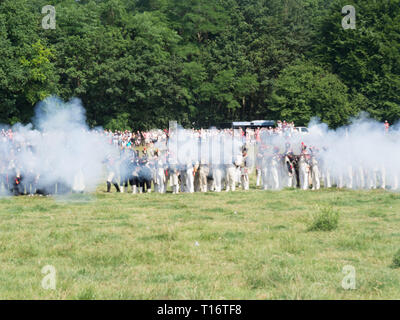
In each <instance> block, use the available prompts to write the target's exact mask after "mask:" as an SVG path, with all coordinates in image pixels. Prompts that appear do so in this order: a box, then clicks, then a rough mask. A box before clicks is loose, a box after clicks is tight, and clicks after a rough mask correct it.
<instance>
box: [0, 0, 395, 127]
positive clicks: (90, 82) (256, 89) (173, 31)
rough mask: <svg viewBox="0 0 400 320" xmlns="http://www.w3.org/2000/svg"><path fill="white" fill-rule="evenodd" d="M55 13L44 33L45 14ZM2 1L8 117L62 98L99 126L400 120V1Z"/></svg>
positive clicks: (0, 45)
mask: <svg viewBox="0 0 400 320" xmlns="http://www.w3.org/2000/svg"><path fill="white" fill-rule="evenodd" d="M48 4H52V5H54V6H55V8H56V12H57V14H56V23H57V24H56V29H55V30H51V29H49V30H44V29H43V28H42V26H41V22H42V18H43V17H44V15H43V14H42V13H41V9H42V7H43V6H44V5H48ZM346 4H348V3H347V2H346V1H341V0H334V1H332V0H329V1H328V0H302V1H298V0H185V1H182V0H89V1H88V0H80V1H75V0H53V1H51V0H2V1H1V3H0V111H1V112H0V122H3V123H15V122H19V121H21V122H28V121H29V120H30V119H31V117H32V115H33V110H34V105H35V104H36V103H37V102H38V101H40V100H41V99H43V98H44V97H46V96H48V95H51V94H56V95H59V96H61V97H62V98H63V99H70V98H71V97H74V96H76V97H79V98H81V99H82V101H83V103H84V105H85V107H86V108H87V116H88V119H89V122H90V124H91V125H93V126H97V125H102V126H105V127H109V128H121V129H122V128H135V129H149V128H151V127H166V126H167V125H168V121H169V120H177V121H179V122H180V123H182V124H183V125H185V126H209V125H215V124H218V123H220V122H226V121H230V120H254V119H256V118H259V119H261V118H266V119H278V118H283V119H286V120H289V121H295V122H296V123H297V124H299V125H305V124H307V123H308V121H309V120H310V118H311V117H313V116H318V117H319V118H320V119H321V120H322V121H324V122H326V123H328V124H329V125H330V126H331V127H337V126H340V125H343V124H345V123H346V122H347V121H348V119H349V117H350V116H352V115H355V114H357V113H358V112H359V111H367V112H369V113H370V114H371V115H372V116H373V117H375V118H377V119H379V120H384V119H388V120H390V121H392V122H393V121H395V120H397V119H398V118H399V117H400V91H399V90H398V88H399V87H400V32H399V31H400V0H386V1H374V0H362V1H361V0H354V1H353V4H354V6H355V7H356V12H357V29H355V30H343V28H342V24H341V21H342V17H343V15H342V13H341V10H342V7H343V6H344V5H346Z"/></svg>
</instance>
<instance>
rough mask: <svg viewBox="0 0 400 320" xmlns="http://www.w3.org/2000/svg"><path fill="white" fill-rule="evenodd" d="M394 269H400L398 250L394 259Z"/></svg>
mask: <svg viewBox="0 0 400 320" xmlns="http://www.w3.org/2000/svg"><path fill="white" fill-rule="evenodd" d="M392 266H393V268H400V250H398V251H397V252H396V253H395V255H394V257H393V264H392Z"/></svg>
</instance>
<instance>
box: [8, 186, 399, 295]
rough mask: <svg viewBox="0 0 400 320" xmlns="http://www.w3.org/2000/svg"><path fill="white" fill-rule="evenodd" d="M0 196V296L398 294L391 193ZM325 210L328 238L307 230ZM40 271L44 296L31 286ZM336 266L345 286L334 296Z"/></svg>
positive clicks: (395, 206) (395, 203) (338, 282)
mask: <svg viewBox="0 0 400 320" xmlns="http://www.w3.org/2000/svg"><path fill="white" fill-rule="evenodd" d="M104 189H105V188H104V187H102V188H99V190H98V192H97V193H96V194H93V195H91V196H78V195H77V196H74V197H72V196H71V198H70V199H68V201H67V200H66V199H62V198H61V199H57V198H46V197H45V198H43V197H34V198H29V197H19V198H3V199H1V200H0V259H1V264H0V298H2V299H17V298H18V299H398V298H400V269H398V268H395V267H394V266H393V257H394V255H395V253H396V252H397V251H398V249H400V195H398V194H392V193H390V192H384V191H371V192H353V191H343V190H342V191H340V190H336V189H332V190H322V191H318V192H313V191H299V190H284V191H280V192H269V191H260V190H254V188H253V190H251V191H249V192H243V191H238V192H235V193H220V194H217V193H206V194H180V195H172V194H165V195H157V194H149V195H148V194H143V195H132V194H116V193H112V194H106V193H105V192H104V191H105V190H104ZM330 206H332V207H333V208H334V210H336V211H338V212H339V213H340V219H339V225H338V228H337V229H335V230H333V231H308V226H309V223H310V221H311V219H312V215H313V214H315V213H316V212H318V211H319V210H320V209H319V208H328V207H330ZM45 265H52V266H54V267H55V268H56V272H57V273H56V281H57V282H56V289H55V290H45V289H43V288H42V286H41V282H42V279H43V277H44V276H45V275H44V274H42V273H41V270H42V268H43V267H44V266H45ZM345 265H351V266H354V268H355V270H356V289H355V290H344V289H343V288H342V279H343V278H344V276H345V274H343V273H342V269H343V267H344V266H345Z"/></svg>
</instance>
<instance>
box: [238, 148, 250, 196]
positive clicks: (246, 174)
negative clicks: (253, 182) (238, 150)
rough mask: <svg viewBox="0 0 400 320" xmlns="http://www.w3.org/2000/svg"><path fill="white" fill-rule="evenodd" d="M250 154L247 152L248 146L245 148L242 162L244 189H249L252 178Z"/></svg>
mask: <svg viewBox="0 0 400 320" xmlns="http://www.w3.org/2000/svg"><path fill="white" fill-rule="evenodd" d="M248 162H249V155H248V154H247V148H246V147H245V148H243V152H242V163H241V172H240V174H241V184H242V188H243V190H249V188H250V178H249V164H248Z"/></svg>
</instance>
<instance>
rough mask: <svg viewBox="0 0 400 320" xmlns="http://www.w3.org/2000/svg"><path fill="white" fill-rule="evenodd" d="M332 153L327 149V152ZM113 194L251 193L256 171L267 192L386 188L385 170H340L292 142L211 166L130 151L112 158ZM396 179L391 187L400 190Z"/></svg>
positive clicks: (312, 149) (109, 162)
mask: <svg viewBox="0 0 400 320" xmlns="http://www.w3.org/2000/svg"><path fill="white" fill-rule="evenodd" d="M322 151H326V150H322ZM107 168H108V179H107V191H108V192H111V186H112V185H114V186H115V189H116V191H117V192H124V191H125V192H128V189H129V186H131V192H132V193H134V194H135V193H145V192H147V193H150V192H152V185H154V191H155V192H158V193H165V192H166V191H167V189H168V187H170V188H171V189H172V193H174V194H177V193H180V192H187V193H193V192H207V191H214V192H221V191H223V190H225V191H235V190H236V189H237V187H239V188H241V189H243V190H249V186H250V176H251V174H252V173H253V170H254V169H255V173H256V186H257V187H260V188H261V189H263V190H281V189H283V188H300V189H302V190H309V189H311V190H319V189H320V188H321V186H323V187H325V188H330V187H332V186H336V187H338V188H349V189H375V188H386V179H385V170H384V168H378V169H374V170H366V169H363V168H362V167H361V166H358V167H354V168H353V167H351V166H345V169H343V170H339V172H338V170H337V169H334V168H332V167H329V166H328V165H327V163H326V161H324V159H323V157H322V156H321V153H320V150H318V149H317V148H315V147H310V148H307V146H306V145H304V144H303V143H302V145H301V152H300V153H299V154H297V155H296V154H294V152H293V150H292V148H291V145H290V144H289V143H287V144H286V146H285V150H284V152H281V151H280V148H279V147H276V146H275V147H274V146H267V145H262V146H258V148H257V152H256V155H255V157H254V156H250V155H249V149H248V148H247V147H244V148H243V149H242V152H241V154H240V155H239V156H237V157H236V158H235V159H232V162H231V163H227V164H210V163H207V162H205V161H204V162H202V161H196V162H193V161H188V162H187V163H180V164H176V163H173V162H171V158H169V157H168V154H162V153H160V152H156V153H155V154H154V156H152V157H150V156H148V155H147V153H145V154H144V155H143V156H142V157H139V152H138V151H136V152H134V151H129V152H124V153H123V154H122V155H121V158H120V160H119V161H116V160H115V159H112V158H111V157H109V158H108V159H107ZM118 178H119V179H118ZM398 187H399V184H398V180H397V179H394V181H393V183H392V184H391V189H393V190H396V189H398Z"/></svg>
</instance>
